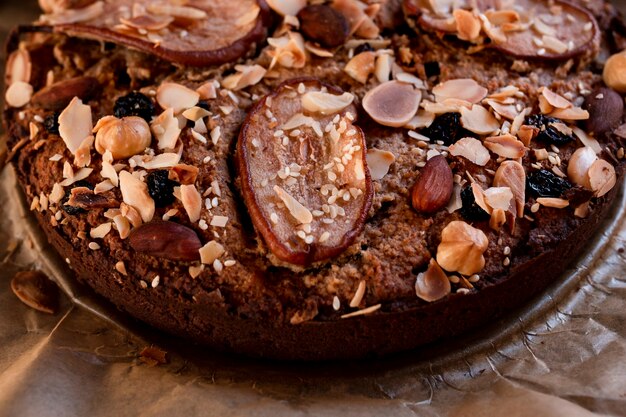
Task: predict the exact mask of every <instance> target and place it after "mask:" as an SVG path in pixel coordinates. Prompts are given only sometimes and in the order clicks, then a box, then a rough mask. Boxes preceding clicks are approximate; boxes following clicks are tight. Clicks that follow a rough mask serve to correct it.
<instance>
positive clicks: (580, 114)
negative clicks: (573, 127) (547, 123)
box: [549, 107, 589, 120]
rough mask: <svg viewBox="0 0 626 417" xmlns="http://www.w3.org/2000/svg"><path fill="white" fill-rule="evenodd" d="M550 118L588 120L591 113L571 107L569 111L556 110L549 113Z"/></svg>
mask: <svg viewBox="0 0 626 417" xmlns="http://www.w3.org/2000/svg"><path fill="white" fill-rule="evenodd" d="M549 115H550V116H552V117H556V118H557V119H562V120H587V119H589V112H588V111H587V110H583V109H581V108H580V107H570V108H567V109H554V110H553V111H552V112H550V113H549Z"/></svg>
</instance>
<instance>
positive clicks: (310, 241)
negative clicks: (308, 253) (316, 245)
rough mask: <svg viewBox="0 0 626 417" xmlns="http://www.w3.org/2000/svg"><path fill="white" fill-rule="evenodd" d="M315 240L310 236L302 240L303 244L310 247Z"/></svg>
mask: <svg viewBox="0 0 626 417" xmlns="http://www.w3.org/2000/svg"><path fill="white" fill-rule="evenodd" d="M314 240H315V238H314V237H313V236H311V235H308V236H307V237H306V238H305V239H304V243H306V244H307V245H310V244H311V243H313V241H314Z"/></svg>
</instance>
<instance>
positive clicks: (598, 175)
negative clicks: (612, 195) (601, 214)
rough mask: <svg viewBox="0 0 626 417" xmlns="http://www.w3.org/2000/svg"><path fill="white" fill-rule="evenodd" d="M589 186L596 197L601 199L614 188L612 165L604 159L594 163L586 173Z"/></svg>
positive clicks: (615, 181) (614, 179)
mask: <svg viewBox="0 0 626 417" xmlns="http://www.w3.org/2000/svg"><path fill="white" fill-rule="evenodd" d="M587 175H588V177H589V186H590V187H591V190H592V191H593V192H594V195H595V196H596V197H602V196H603V195H605V194H606V193H608V192H609V191H611V190H612V189H613V187H615V184H616V183H617V176H616V174H615V168H614V167H613V165H611V164H610V163H608V162H607V161H605V160H604V159H598V160H597V161H595V162H594V163H593V164H592V165H591V167H590V168H589V171H588V173H587Z"/></svg>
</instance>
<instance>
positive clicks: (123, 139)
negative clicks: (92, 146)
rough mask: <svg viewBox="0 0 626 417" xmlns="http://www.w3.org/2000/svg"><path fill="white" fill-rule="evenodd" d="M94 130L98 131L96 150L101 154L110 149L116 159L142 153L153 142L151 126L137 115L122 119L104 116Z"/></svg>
mask: <svg viewBox="0 0 626 417" xmlns="http://www.w3.org/2000/svg"><path fill="white" fill-rule="evenodd" d="M93 131H94V132H96V150H97V151H98V152H99V153H100V154H104V153H105V152H106V151H110V152H111V155H113V158H114V159H124V158H130V157H131V156H134V155H137V154H140V153H142V152H143V151H145V150H146V148H147V147H148V146H150V142H152V135H151V133H150V126H148V123H146V121H145V120H144V119H142V118H141V117H137V116H129V117H124V118H122V119H118V118H117V117H114V116H107V117H104V118H102V119H100V120H99V121H98V123H97V124H96V127H95V128H94V129H93Z"/></svg>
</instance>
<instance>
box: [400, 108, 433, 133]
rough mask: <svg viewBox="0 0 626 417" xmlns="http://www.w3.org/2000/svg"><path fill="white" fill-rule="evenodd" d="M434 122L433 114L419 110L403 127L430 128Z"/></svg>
mask: <svg viewBox="0 0 626 417" xmlns="http://www.w3.org/2000/svg"><path fill="white" fill-rule="evenodd" d="M434 120H435V113H430V112H427V111H425V110H419V111H418V112H417V114H416V115H415V116H414V117H413V118H412V119H411V120H410V121H409V122H408V123H407V124H406V125H405V126H404V127H406V128H407V129H421V128H425V127H428V126H430V125H431V124H432V123H433V121H434Z"/></svg>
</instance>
